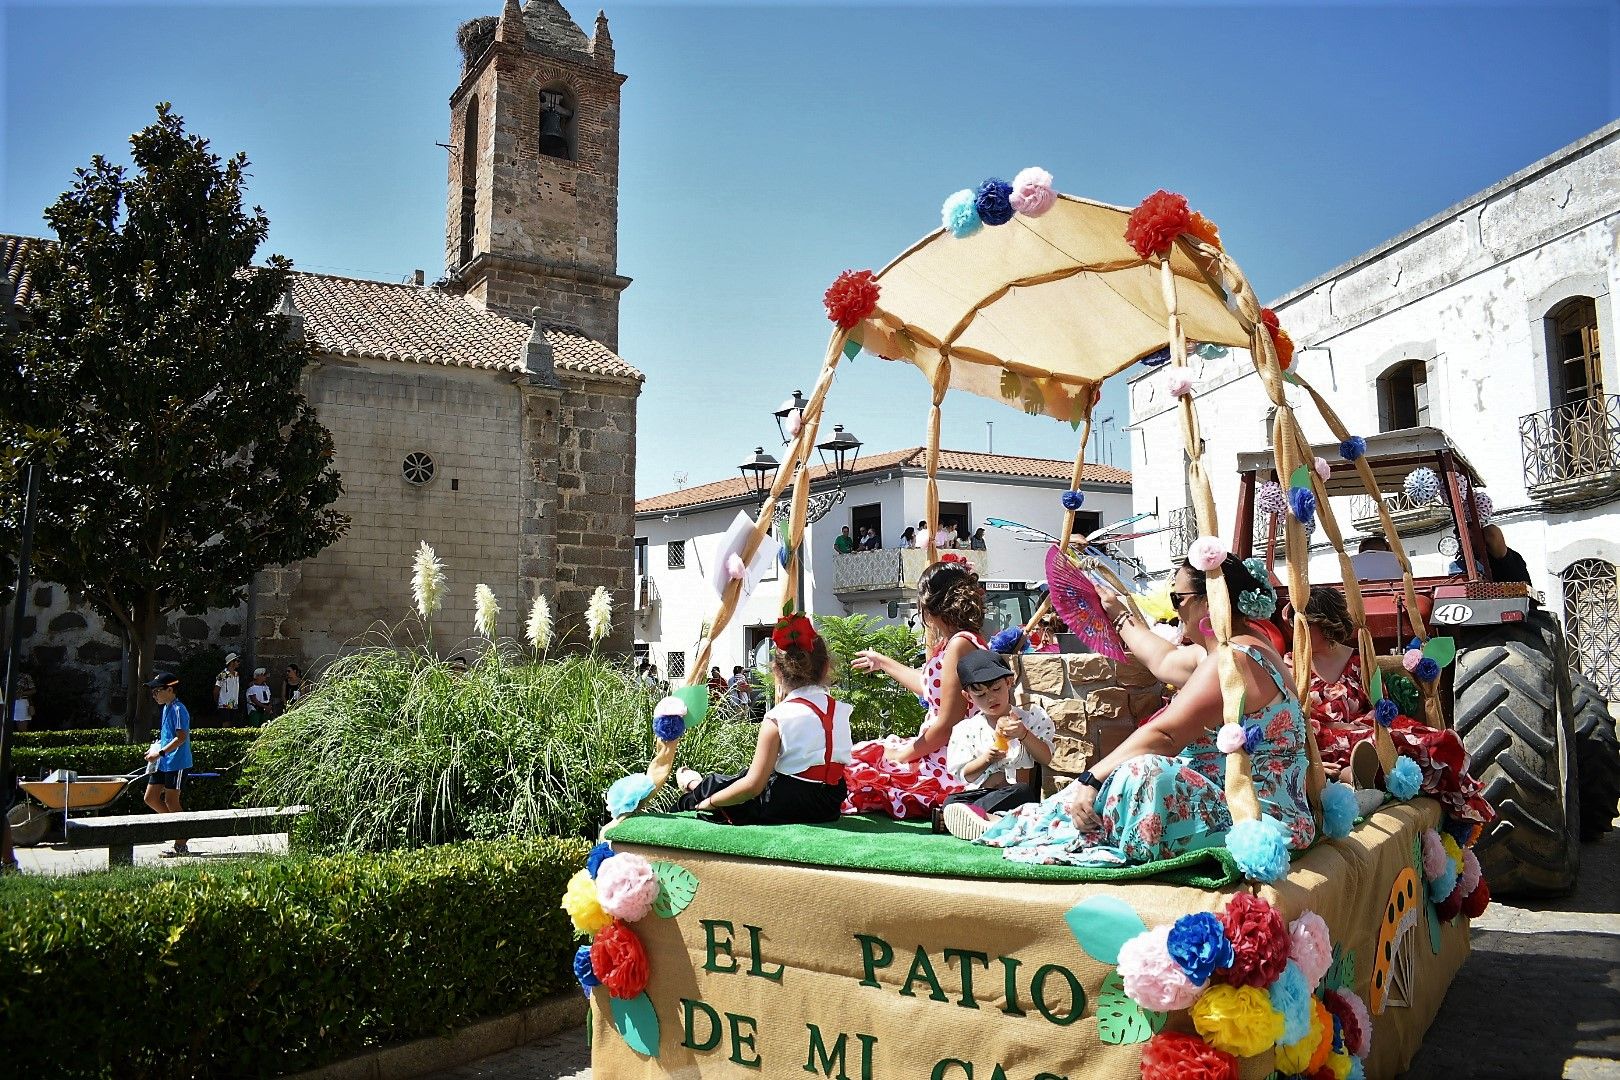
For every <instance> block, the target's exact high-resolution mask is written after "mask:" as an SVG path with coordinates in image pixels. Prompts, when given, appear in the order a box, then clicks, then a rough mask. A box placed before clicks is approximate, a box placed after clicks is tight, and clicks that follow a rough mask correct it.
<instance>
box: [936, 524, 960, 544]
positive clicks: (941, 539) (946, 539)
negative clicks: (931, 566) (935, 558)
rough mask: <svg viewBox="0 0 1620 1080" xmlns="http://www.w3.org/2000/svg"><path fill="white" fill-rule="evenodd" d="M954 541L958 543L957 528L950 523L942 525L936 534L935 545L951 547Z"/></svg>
mask: <svg viewBox="0 0 1620 1080" xmlns="http://www.w3.org/2000/svg"><path fill="white" fill-rule="evenodd" d="M954 543H956V530H955V529H953V528H951V527H950V526H949V525H941V526H940V529H939V531H938V532H936V533H935V534H934V546H935V547H937V548H942V547H950V546H951V545H952V544H954Z"/></svg>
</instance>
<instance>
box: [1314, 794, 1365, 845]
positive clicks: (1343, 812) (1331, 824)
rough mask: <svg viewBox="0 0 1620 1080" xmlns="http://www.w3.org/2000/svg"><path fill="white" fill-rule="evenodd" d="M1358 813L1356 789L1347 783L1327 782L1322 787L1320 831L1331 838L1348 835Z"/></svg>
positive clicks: (1340, 837)
mask: <svg viewBox="0 0 1620 1080" xmlns="http://www.w3.org/2000/svg"><path fill="white" fill-rule="evenodd" d="M1360 813H1361V808H1360V807H1359V806H1357V805H1356V791H1355V789H1354V788H1352V787H1351V786H1350V785H1349V784H1329V785H1328V786H1327V787H1325V788H1323V789H1322V831H1323V832H1325V833H1327V834H1328V835H1329V836H1330V837H1332V838H1333V839H1335V840H1342V839H1343V838H1345V837H1346V836H1349V835H1350V830H1351V829H1352V828H1354V827H1355V824H1356V815H1358V814H1360Z"/></svg>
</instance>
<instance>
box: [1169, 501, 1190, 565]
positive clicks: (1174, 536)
mask: <svg viewBox="0 0 1620 1080" xmlns="http://www.w3.org/2000/svg"><path fill="white" fill-rule="evenodd" d="M1168 524H1169V531H1168V532H1167V533H1166V534H1165V535H1166V537H1167V538H1168V540H1169V543H1170V562H1171V563H1172V564H1175V563H1179V562H1180V561H1181V560H1182V559H1184V558H1186V557H1187V549H1188V548H1190V547H1192V543H1193V541H1194V540H1196V539H1198V512H1197V511H1195V510H1194V509H1193V508H1192V507H1190V506H1183V507H1182V508H1181V509H1179V510H1172V511H1170V517H1169V519H1168Z"/></svg>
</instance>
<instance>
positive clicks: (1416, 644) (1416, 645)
mask: <svg viewBox="0 0 1620 1080" xmlns="http://www.w3.org/2000/svg"><path fill="white" fill-rule="evenodd" d="M1406 648H1407V651H1411V650H1412V649H1421V648H1423V642H1421V641H1419V640H1418V639H1417V638H1413V639H1412V640H1411V641H1408V642H1407V643H1406Z"/></svg>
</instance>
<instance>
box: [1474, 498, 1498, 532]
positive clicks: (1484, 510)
mask: <svg viewBox="0 0 1620 1080" xmlns="http://www.w3.org/2000/svg"><path fill="white" fill-rule="evenodd" d="M1474 513H1476V514H1478V515H1479V520H1480V524H1482V525H1488V524H1490V520H1491V515H1492V514H1494V513H1496V504H1495V503H1494V502H1492V501H1491V497H1490V496H1489V495H1487V494H1485V493H1484V492H1483V491H1475V492H1474Z"/></svg>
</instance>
